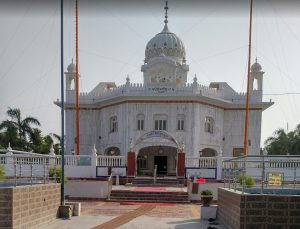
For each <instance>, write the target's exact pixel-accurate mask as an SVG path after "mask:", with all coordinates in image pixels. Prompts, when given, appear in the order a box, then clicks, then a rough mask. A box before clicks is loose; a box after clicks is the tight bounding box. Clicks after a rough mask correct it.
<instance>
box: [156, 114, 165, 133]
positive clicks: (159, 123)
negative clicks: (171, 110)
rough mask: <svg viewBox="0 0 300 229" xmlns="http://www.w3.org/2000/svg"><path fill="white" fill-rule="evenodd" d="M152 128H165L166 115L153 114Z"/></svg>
mask: <svg viewBox="0 0 300 229" xmlns="http://www.w3.org/2000/svg"><path fill="white" fill-rule="evenodd" d="M154 130H167V115H154Z"/></svg>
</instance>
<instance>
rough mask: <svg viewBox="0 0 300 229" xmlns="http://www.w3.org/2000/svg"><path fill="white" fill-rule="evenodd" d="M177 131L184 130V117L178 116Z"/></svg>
mask: <svg viewBox="0 0 300 229" xmlns="http://www.w3.org/2000/svg"><path fill="white" fill-rule="evenodd" d="M177 130H184V115H178V116H177Z"/></svg>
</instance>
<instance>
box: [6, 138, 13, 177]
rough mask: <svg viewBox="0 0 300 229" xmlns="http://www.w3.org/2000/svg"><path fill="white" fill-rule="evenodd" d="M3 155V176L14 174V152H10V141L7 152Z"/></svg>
mask: <svg viewBox="0 0 300 229" xmlns="http://www.w3.org/2000/svg"><path fill="white" fill-rule="evenodd" d="M5 155H6V157H5V160H6V163H5V176H14V169H15V167H14V154H13V152H12V148H11V147H10V143H8V147H7V152H6V154H5Z"/></svg>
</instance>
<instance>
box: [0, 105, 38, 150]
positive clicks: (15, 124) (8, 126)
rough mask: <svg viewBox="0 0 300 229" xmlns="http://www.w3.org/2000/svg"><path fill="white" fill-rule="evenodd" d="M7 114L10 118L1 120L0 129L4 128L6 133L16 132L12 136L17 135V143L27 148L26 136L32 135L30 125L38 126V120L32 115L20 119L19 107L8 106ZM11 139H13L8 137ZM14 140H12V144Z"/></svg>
mask: <svg viewBox="0 0 300 229" xmlns="http://www.w3.org/2000/svg"><path fill="white" fill-rule="evenodd" d="M6 113H7V115H8V117H9V118H10V120H6V121H3V122H2V123H1V124H0V131H1V130H3V129H5V130H6V133H8V134H9V135H10V134H16V135H17V136H16V135H15V136H13V137H14V138H16V137H17V139H18V143H19V144H18V145H19V146H20V147H22V148H25V149H27V148H28V142H27V140H28V138H29V137H30V136H32V135H33V129H32V125H36V126H40V125H41V124H40V122H39V121H38V120H37V119H35V118H33V117H30V116H29V117H26V118H25V119H23V120H22V117H21V110H20V109H19V108H14V109H13V108H10V107H9V108H8V110H7V112H6ZM10 140H13V139H10ZM13 142H15V141H12V144H13Z"/></svg>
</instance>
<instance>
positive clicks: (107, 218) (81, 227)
mask: <svg viewBox="0 0 300 229" xmlns="http://www.w3.org/2000/svg"><path fill="white" fill-rule="evenodd" d="M81 204H82V205H81V208H82V209H81V216H79V217H78V216H77V217H72V218H71V219H70V220H62V219H56V220H54V221H52V222H51V223H50V224H48V225H46V226H44V227H43V228H46V229H58V228H60V229H72V228H76V229H88V228H94V229H100V228H101V229H102V228H103V229H104V228H105V229H112V228H121V229H139V228H141V229H153V228H157V229H164V228H166V229H167V228H170V229H171V228H172V229H173V228H174V229H194V228H195V229H196V228H197V229H206V228H207V227H208V226H209V223H208V222H207V221H206V220H200V206H199V205H196V204H170V205H156V204H154V205H149V204H147V205H143V204H138V205H121V204H120V203H116V202H102V201H82V202H81ZM216 228H224V227H220V226H218V227H216Z"/></svg>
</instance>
